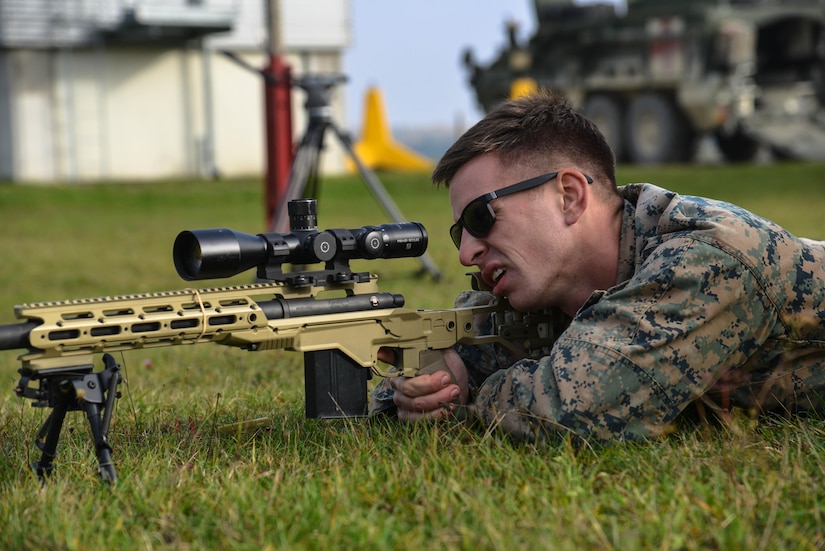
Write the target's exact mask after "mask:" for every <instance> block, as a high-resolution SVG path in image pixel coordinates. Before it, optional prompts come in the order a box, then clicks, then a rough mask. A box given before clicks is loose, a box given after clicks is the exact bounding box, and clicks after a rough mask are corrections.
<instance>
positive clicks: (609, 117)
mask: <svg viewBox="0 0 825 551" xmlns="http://www.w3.org/2000/svg"><path fill="white" fill-rule="evenodd" d="M582 114H583V115H584V116H585V117H587V118H588V119H590V120H591V121H593V123H594V124H595V125H596V126H598V127H599V130H600V131H601V133H602V134H604V137H605V139H606V140H607V143H608V144H610V148H611V149H612V150H613V154H614V155H615V156H616V162H617V163H620V162H623V161H624V160H625V151H624V143H623V142H624V140H623V139H622V137H623V136H622V134H623V132H622V127H623V124H622V105H621V103H620V101H619V99H618V98H614V97H611V96H608V95H605V94H595V95H593V96H590V97H589V98H587V101H585V102H584V109H582Z"/></svg>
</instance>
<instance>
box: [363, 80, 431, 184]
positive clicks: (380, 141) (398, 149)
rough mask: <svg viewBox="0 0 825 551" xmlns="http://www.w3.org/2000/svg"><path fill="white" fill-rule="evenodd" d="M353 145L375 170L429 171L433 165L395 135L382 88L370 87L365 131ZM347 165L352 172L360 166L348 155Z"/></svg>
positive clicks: (367, 97)
mask: <svg viewBox="0 0 825 551" xmlns="http://www.w3.org/2000/svg"><path fill="white" fill-rule="evenodd" d="M353 149H355V154H356V155H357V156H358V158H359V159H360V160H361V162H362V163H364V165H366V166H367V167H368V168H371V169H373V170H398V171H404V172H429V171H431V170H432V169H433V162H432V161H431V160H430V159H428V158H427V157H425V156H424V155H421V154H420V153H416V152H415V151H413V150H412V149H410V148H408V147H407V146H405V145H403V144H400V143H398V142H396V141H395V140H394V139H393V137H392V133H391V132H390V125H389V123H388V122H387V115H386V113H385V111H384V101H383V98H382V97H381V92H379V90H378V89H377V88H375V87H371V88H369V89H368V90H367V94H366V98H365V101H364V123H363V126H362V135H361V139H360V140H359V141H358V142H356V143H355V145H354V146H353ZM347 167H348V169H349V170H350V172H355V171H356V170H357V167H356V166H355V163H354V162H353V161H352V159H347Z"/></svg>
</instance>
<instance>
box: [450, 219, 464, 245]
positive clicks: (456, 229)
mask: <svg viewBox="0 0 825 551" xmlns="http://www.w3.org/2000/svg"><path fill="white" fill-rule="evenodd" d="M462 233H464V228H462V227H461V224H458V223H456V224H453V225H452V226H451V227H450V237H451V238H452V239H453V243H454V244H455V248H456V249H460V248H461V234H462Z"/></svg>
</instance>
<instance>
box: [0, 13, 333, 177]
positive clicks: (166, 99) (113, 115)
mask: <svg viewBox="0 0 825 551" xmlns="http://www.w3.org/2000/svg"><path fill="white" fill-rule="evenodd" d="M265 2H266V0H238V8H239V19H238V21H239V24H238V27H237V28H236V29H235V31H234V32H233V33H227V34H226V35H224V36H217V35H216V36H214V37H210V38H209V40H208V41H207V42H206V51H207V52H209V53H208V57H207V59H208V63H209V65H208V66H206V65H205V60H204V57H203V53H202V50H201V44H200V41H193V42H190V43H189V44H188V45H187V46H188V47H180V48H174V49H172V48H160V47H158V48H152V47H151V45H149V46H150V47H146V45H143V46H140V47H139V46H128V47H126V46H121V45H111V44H109V45H105V44H101V45H98V46H92V47H70V48H63V49H13V50H6V51H5V52H2V53H0V93H2V91H3V90H4V89H7V90H8V96H7V98H8V103H7V104H6V107H7V108H6V109H3V108H0V120H3V119H4V118H8V119H9V121H8V123H9V124H8V127H7V128H6V130H5V131H3V130H0V150H2V151H3V153H2V154H0V178H3V179H13V180H17V181H92V180H145V179H158V178H169V177H181V176H207V175H209V173H210V169H211V167H210V164H214V169H216V170H217V172H218V174H220V175H221V176H224V177H235V176H247V175H253V176H254V175H262V174H263V173H264V170H265V166H266V159H265V146H266V144H265V134H264V132H265V128H264V95H263V92H264V81H263V78H262V77H261V76H260V75H258V74H255V73H253V72H251V71H249V70H248V69H245V68H243V67H241V66H239V65H238V64H236V63H235V62H233V61H231V60H230V59H229V58H228V57H226V56H224V55H223V54H221V53H220V49H223V48H226V49H230V50H232V51H233V52H234V53H236V54H237V55H239V56H241V57H242V58H243V59H244V60H246V61H247V62H248V63H250V64H251V65H253V66H254V67H260V68H263V67H264V66H265V65H266V62H267V59H268V55H267V53H266V43H267V40H268V35H267V33H266V20H265V17H264V15H265ZM282 4H283V11H284V12H285V13H284V15H283V20H284V24H285V25H289V21H290V14H292V17H293V19H292V21H294V27H290V29H292V30H291V31H290V32H292V35H290V33H289V32H285V33H284V38H285V47H286V49H287V53H288V56H287V59H288V62H289V63H290V65H291V67H292V69H293V73H294V74H296V75H301V74H303V73H305V72H307V71H309V72H313V73H324V74H328V73H334V74H338V73H340V72H341V70H342V57H341V49H342V48H343V47H345V46H346V45H347V44H348V41H349V20H348V13H349V2H348V1H346V0H282ZM290 10H291V11H290ZM319 13H321V14H324V13H325V14H326V15H328V16H329V17H327V18H321V21H320V22H319V25H320V26H319V27H314V26H312V25H306V24H304V23H302V24H299V23H298V22H300V21H304V22H306V21H309V19H307V17H309V16H310V15H311V16H312V17H315V18H316V20H318V17H317V16H318V14H319ZM301 17H304V19H303V20H302V19H301ZM302 25H303V27H302ZM301 29H304V31H301V32H298V31H300V30H301ZM318 29H321V31H322V32H316V31H317V30H318ZM324 29H326V30H325V31H324ZM335 29H337V30H336V32H333V30H335ZM313 33H315V36H316V37H317V38H319V40H321V39H323V40H321V42H322V43H321V44H319V45H317V47H313V45H312V44H311V40H309V39H308V38H307V37H309V38H312V37H313ZM290 36H291V37H292V38H289V37H290ZM330 37H332V38H330ZM286 39H288V40H292V45H291V44H290V42H289V41H288V40H286ZM205 69H210V70H208V71H206V72H205ZM210 74H211V79H210V82H211V85H209V83H208V82H207V81H206V79H205V75H210ZM207 86H208V88H207ZM344 88H345V85H344V86H341V87H339V89H337V90H336V91H335V94H334V99H333V103H332V108H333V113H334V115H333V117H334V120H335V121H336V122H337V123H338V124H339V125H340V126H342V127H343V128H345V129H346V127H347V121H346V120H344V117H343V113H344V109H343V105H344V94H345V89H344ZM208 100H209V101H208ZM210 104H211V109H210ZM303 104H304V95H303V92H302V91H300V90H297V89H296V90H294V91H293V132H294V134H295V137H296V140H297V139H298V138H299V137H300V136H301V135H302V133H303V131H304V129H305V125H306V117H305V113H304V105H303ZM327 143H328V147H327V149H326V150H325V153H324V155H323V156H322V166H321V170H322V171H324V172H328V173H334V172H338V171H340V170H342V169H343V153H342V151H341V149H340V147H339V146H338V144H337V143H335V140H334V136H333V135H332V133H331V132H330V133H329V135H328V140H327ZM210 151H211V152H212V160H213V162H212V163H210V162H209V161H210Z"/></svg>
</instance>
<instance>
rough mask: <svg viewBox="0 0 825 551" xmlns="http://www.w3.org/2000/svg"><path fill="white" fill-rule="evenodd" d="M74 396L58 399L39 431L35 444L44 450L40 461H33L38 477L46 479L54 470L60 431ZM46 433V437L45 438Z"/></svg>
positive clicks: (33, 467) (33, 468)
mask: <svg viewBox="0 0 825 551" xmlns="http://www.w3.org/2000/svg"><path fill="white" fill-rule="evenodd" d="M72 399H73V397H70V396H66V395H64V396H63V397H62V398H61V399H58V400H57V401H56V402H55V404H54V407H52V412H51V413H50V414H49V416H48V417H47V418H46V422H45V423H43V426H42V427H41V428H40V430H39V431H38V433H37V437H36V439H35V445H36V446H37V447H38V448H39V449H40V451H41V452H42V453H41V455H40V461H35V462H33V463H32V470H33V471H34V472H35V473H36V474H37V477H38V478H39V479H41V480H44V479H45V478H46V477H48V476H49V475H50V474H52V471H53V470H54V458H55V457H57V442H58V441H59V440H60V431H61V430H62V429H63V421H64V420H65V419H66V412H67V411H69V402H70V401H71V400H72ZM44 435H45V437H46V439H45V440H43V436H44Z"/></svg>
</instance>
